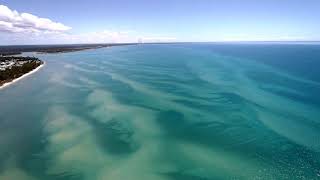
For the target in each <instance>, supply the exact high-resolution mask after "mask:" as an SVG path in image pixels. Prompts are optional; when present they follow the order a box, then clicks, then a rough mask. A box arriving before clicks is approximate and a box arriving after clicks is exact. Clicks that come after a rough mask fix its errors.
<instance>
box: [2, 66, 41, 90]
mask: <svg viewBox="0 0 320 180" xmlns="http://www.w3.org/2000/svg"><path fill="white" fill-rule="evenodd" d="M45 64H46V63H45V62H43V64H41V65H40V66H38V67H37V68H35V69H33V70H32V71H30V72H28V73H26V74H24V75H22V76H20V77H18V78H16V79H13V80H12V81H10V82H7V83H4V84H3V85H1V86H0V90H1V89H4V88H6V87H8V86H10V85H12V84H14V83H15V82H17V81H19V80H21V79H23V78H25V77H28V76H30V75H31V74H33V73H35V72H37V71H38V70H40V69H41V68H42V67H43V66H44V65H45Z"/></svg>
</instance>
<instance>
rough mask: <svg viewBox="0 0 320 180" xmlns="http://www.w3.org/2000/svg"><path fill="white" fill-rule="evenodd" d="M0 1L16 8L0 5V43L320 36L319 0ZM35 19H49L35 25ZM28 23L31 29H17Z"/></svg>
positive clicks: (0, 3) (299, 37)
mask: <svg viewBox="0 0 320 180" xmlns="http://www.w3.org/2000/svg"><path fill="white" fill-rule="evenodd" d="M0 5H3V6H5V7H6V8H8V9H10V11H17V13H18V15H17V17H16V18H15V19H14V20H12V19H11V20H10V21H9V20H8V17H7V16H8V13H7V14H4V13H3V12H4V7H2V9H3V10H2V12H1V8H0V44H51V43H86V42H89V43H91V42H135V41H137V40H138V39H142V40H143V41H197V42H199V41H200V42H202V41H204V42H208V41H268V40H270V41H272V40H320V33H319V32H320V1H319V0H54V1H53V0H0ZM23 13H27V14H31V15H34V16H37V17H38V19H35V18H28V17H25V16H24V15H22V14H23ZM1 17H2V19H1ZM32 17H33V16H32ZM5 18H6V19H5ZM41 18H47V19H49V20H50V21H51V22H49V24H48V23H45V24H46V25H44V24H43V23H40V24H41V25H40V26H41V27H40V26H39V22H41ZM21 19H23V20H21ZM1 21H3V22H2V23H1ZM22 21H23V22H22ZM25 21H27V22H28V23H27V22H25ZM38 21H39V22H38ZM8 22H9V23H11V24H8ZM30 23H31V24H32V23H33V24H34V25H33V26H32V28H31V27H28V29H27V30H25V29H21V27H22V26H23V27H25V25H26V24H28V26H29V24H30ZM50 23H51V24H50ZM54 23H59V24H61V25H63V26H59V28H58V24H54ZM17 24H19V26H18V25H17ZM21 24H22V25H21ZM16 25H17V27H12V26H16ZM1 28H2V30H1Z"/></svg>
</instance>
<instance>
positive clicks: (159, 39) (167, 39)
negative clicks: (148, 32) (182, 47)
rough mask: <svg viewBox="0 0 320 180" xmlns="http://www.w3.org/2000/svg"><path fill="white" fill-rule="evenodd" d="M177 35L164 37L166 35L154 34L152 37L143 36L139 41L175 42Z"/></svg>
mask: <svg viewBox="0 0 320 180" xmlns="http://www.w3.org/2000/svg"><path fill="white" fill-rule="evenodd" d="M176 40H177V38H175V37H164V36H152V37H141V38H139V41H142V42H173V41H176Z"/></svg>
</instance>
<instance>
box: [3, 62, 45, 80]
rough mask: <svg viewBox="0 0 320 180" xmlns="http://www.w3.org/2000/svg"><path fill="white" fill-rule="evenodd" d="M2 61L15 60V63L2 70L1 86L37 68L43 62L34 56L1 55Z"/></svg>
mask: <svg viewBox="0 0 320 180" xmlns="http://www.w3.org/2000/svg"><path fill="white" fill-rule="evenodd" d="M1 62H14V63H15V64H14V65H12V66H10V68H6V69H5V70H2V71H0V86H1V85H3V84H4V83H6V82H10V81H12V80H14V79H16V78H18V77H20V76H22V75H24V74H26V73H28V72H30V71H32V70H33V69H35V68H37V67H38V66H40V65H41V64H43V62H42V61H41V60H39V59H37V58H34V57H0V63H1Z"/></svg>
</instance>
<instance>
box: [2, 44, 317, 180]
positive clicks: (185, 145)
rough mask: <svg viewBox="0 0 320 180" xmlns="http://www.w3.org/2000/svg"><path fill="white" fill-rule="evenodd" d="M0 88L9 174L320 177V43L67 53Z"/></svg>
mask: <svg viewBox="0 0 320 180" xmlns="http://www.w3.org/2000/svg"><path fill="white" fill-rule="evenodd" d="M23 55H29V56H36V57H38V58H40V59H41V60H43V61H45V62H46V65H45V66H44V67H43V68H42V69H40V70H39V71H38V72H36V73H34V74H32V75H31V76H28V77H26V78H24V79H23V80H21V81H18V82H16V83H14V84H12V85H11V86H9V87H6V88H5V89H2V90H0V179H1V180H15V179H16V180H46V179H48V180H75V179H76V180H78V179H79V180H95V179H96V180H125V179H137V180H144V179H145V180H151V179H152V180H153V179H154V180H167V179H168V180H169V179H172V180H189V179H190V180H191V179H192V180H209V179H214V180H216V179H222V180H224V179H226V180H227V179H266V180H271V179H277V180H279V179H290V180H295V179H297V180H301V179H308V180H311V179H320V70H319V67H320V45H317V44H270V43H269V44H264V43H262V44H249V43H243V44H226V43H180V44H141V45H132V46H117V47H109V48H101V49H92V50H86V51H79V52H72V53H61V54H36V53H24V54H23Z"/></svg>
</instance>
